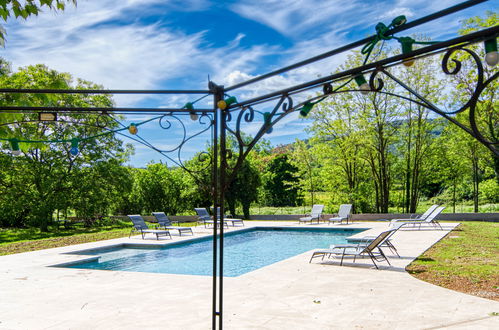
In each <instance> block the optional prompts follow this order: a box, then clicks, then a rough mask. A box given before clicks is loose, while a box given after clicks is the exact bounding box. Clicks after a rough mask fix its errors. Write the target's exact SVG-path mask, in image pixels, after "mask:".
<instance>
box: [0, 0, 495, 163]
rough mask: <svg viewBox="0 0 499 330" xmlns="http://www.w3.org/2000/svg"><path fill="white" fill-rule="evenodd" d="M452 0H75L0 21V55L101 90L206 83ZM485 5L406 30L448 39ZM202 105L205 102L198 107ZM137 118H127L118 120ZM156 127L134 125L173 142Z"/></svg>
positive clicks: (286, 82)
mask: <svg viewBox="0 0 499 330" xmlns="http://www.w3.org/2000/svg"><path fill="white" fill-rule="evenodd" d="M460 2H462V1H449V0H441V1H434V0H421V1H408V0H398V1H388V0H387V1H368V0H362V1H361V0H350V1H339V0H337V1H324V0H322V1H318V0H308V1H306V0H303V1H300V0H292V1H284V0H260V1H250V0H233V1H209V0H184V1H177V0H172V1H168V0H99V1H88V0H80V1H79V2H78V6H77V7H76V8H71V7H68V9H67V10H66V11H65V12H60V13H53V12H48V11H47V12H44V13H41V14H40V15H39V16H38V17H36V18H30V19H29V20H27V21H23V20H11V21H9V22H8V23H7V24H6V29H7V33H8V34H7V43H6V47H5V49H3V50H2V55H1V56H2V57H4V58H6V59H7V60H8V61H10V62H12V64H13V68H14V69H15V68H17V67H21V66H26V65H29V64H36V63H43V64H46V65H47V66H49V67H50V68H52V69H56V70H58V71H62V72H69V73H71V74H72V75H73V76H74V77H79V78H83V79H86V80H90V81H93V82H95V83H98V84H102V85H103V86H104V87H105V88H109V89H206V88H207V81H208V76H209V77H210V78H211V79H212V80H213V81H214V82H216V83H218V84H222V85H226V86H229V85H232V84H234V83H237V82H241V81H244V80H246V79H249V78H251V77H254V76H257V75H260V74H263V73H266V72H268V71H271V70H275V69H277V68H280V67H282V66H285V65H289V64H292V63H294V62H297V61H300V60H303V59H306V58H308V57H311V56H314V55H317V54H320V53H323V52H326V51H328V50H331V49H334V48H336V47H338V46H341V45H344V44H346V43H350V42H352V41H355V40H358V39H361V38H364V37H366V36H368V35H371V34H373V32H374V26H375V25H376V24H377V23H378V22H380V21H381V22H385V23H386V24H388V23H389V22H390V21H391V20H392V19H393V18H394V17H396V16H398V15H402V14H403V15H406V16H407V18H408V20H414V19H417V18H419V17H422V16H425V15H428V14H430V13H433V12H435V11H438V10H441V9H444V8H447V7H449V6H452V5H455V4H458V3H460ZM494 9H495V10H497V1H488V2H486V3H485V4H480V5H478V6H475V7H473V8H470V9H467V10H464V11H461V12H460V13H457V14H454V15H451V16H448V17H446V18H444V19H441V20H438V21H436V22H432V23H430V24H427V25H425V26H423V27H418V28H414V29H412V30H410V31H408V32H407V33H408V34H412V33H415V34H424V35H427V36H429V37H431V38H432V39H434V40H441V39H446V38H451V37H453V36H455V35H456V34H457V30H458V28H459V21H461V20H463V19H465V18H468V17H471V16H476V15H484V13H485V11H486V10H494ZM345 57H346V54H343V55H341V56H336V57H334V58H332V59H328V60H325V61H321V62H318V63H316V64H313V65H309V66H307V67H305V68H301V69H298V70H294V71H292V72H290V73H288V74H286V75H282V76H278V77H274V78H272V79H270V80H268V81H266V82H265V83H260V84H256V85H254V86H251V87H250V88H246V89H245V90H243V91H241V92H240V93H239V94H238V95H237V96H238V98H239V99H240V100H241V99H244V98H247V97H252V96H255V95H260V94H263V93H267V92H269V91H273V90H277V89H280V88H283V87H287V86H291V85H293V84H297V83H301V82H305V81H308V80H311V79H315V78H317V77H318V76H320V75H324V74H328V73H330V72H332V71H335V69H336V68H337V67H338V65H340V64H341V63H342V62H343V61H344V59H345ZM193 99H195V98H194V97H185V96H181V97H144V96H117V97H115V101H116V104H117V106H130V107H140V106H143V107H151V106H163V107H181V106H182V105H183V104H185V103H186V102H188V101H192V100H193ZM203 105H204V106H207V104H206V103H205V104H203V103H202V102H200V103H199V106H203ZM143 119H146V118H145V117H144V116H133V117H130V118H128V121H127V122H125V123H129V122H138V121H140V120H143ZM185 124H186V125H187V126H186V127H187V129H188V130H189V131H192V132H197V131H199V130H201V129H202V128H203V125H201V124H199V123H197V122H191V121H189V120H187V121H185ZM307 125H308V122H307V121H306V120H303V119H301V118H298V116H297V115H290V116H288V117H287V118H286V119H285V120H283V121H282V122H281V123H279V124H278V125H277V126H276V127H275V128H274V131H273V133H272V134H269V135H266V138H267V139H268V140H270V141H271V143H272V144H274V145H277V144H282V143H289V142H292V141H294V140H295V139H296V138H305V137H306V136H307V135H306V133H305V128H306V127H307ZM158 127H159V126H158V124H157V122H156V123H151V124H147V125H143V126H141V127H140V128H139V134H140V135H141V136H143V137H144V138H146V139H147V140H148V141H150V142H151V143H152V144H153V145H155V146H157V147H158V148H160V149H166V148H169V147H171V146H173V145H174V144H175V141H179V139H180V135H179V134H180V133H179V132H182V130H181V127H180V126H178V125H177V126H175V125H174V127H173V128H172V129H170V130H162V129H160V128H158ZM257 127H258V126H257V125H248V126H246V127H244V130H245V131H246V132H247V133H249V134H251V133H254V132H256V129H257ZM207 138H208V136H207V135H206V134H205V135H201V136H200V137H198V138H197V139H194V140H193V141H192V143H190V144H188V145H186V147H185V149H184V152H183V154H182V155H181V158H183V159H188V158H190V157H192V155H193V154H194V153H195V152H196V151H200V150H202V149H203V148H204V147H205V146H206V143H205V141H206V140H207ZM127 142H129V141H127ZM135 148H136V152H135V155H134V156H132V158H131V160H130V164H131V165H133V166H144V165H145V164H147V163H149V162H151V161H155V162H158V161H160V160H163V161H165V160H166V159H164V158H163V157H162V156H161V155H159V154H158V153H157V152H155V151H152V150H149V149H148V148H146V147H144V146H141V145H139V144H135ZM166 161H167V162H168V160H166Z"/></svg>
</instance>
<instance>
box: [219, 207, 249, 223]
mask: <svg viewBox="0 0 499 330" xmlns="http://www.w3.org/2000/svg"><path fill="white" fill-rule="evenodd" d="M217 215H218V218H219V219H220V208H219V207H217ZM224 221H227V222H231V223H232V227H235V226H236V223H238V224H241V225H243V227H244V221H243V219H236V218H224Z"/></svg>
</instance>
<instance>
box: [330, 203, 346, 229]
mask: <svg viewBox="0 0 499 330" xmlns="http://www.w3.org/2000/svg"><path fill="white" fill-rule="evenodd" d="M351 212H352V204H341V205H340V210H339V211H338V216H337V217H333V218H329V220H328V221H329V222H328V224H330V223H331V222H333V223H334V222H338V223H342V222H343V220H346V221H347V225H348V219H349V218H350V213H351Z"/></svg>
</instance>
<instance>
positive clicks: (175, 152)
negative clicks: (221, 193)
mask: <svg viewBox="0 0 499 330" xmlns="http://www.w3.org/2000/svg"><path fill="white" fill-rule="evenodd" d="M96 116H97V117H96V119H95V123H93V124H92V123H87V122H82V121H77V120H71V119H70V118H59V119H58V120H56V121H54V122H53V123H65V124H72V125H80V126H87V127H93V128H99V129H101V130H102V131H103V132H101V133H97V135H95V136H91V137H80V139H82V140H85V139H89V138H94V137H97V136H102V135H107V134H117V135H120V136H123V137H126V138H128V139H131V140H133V141H135V142H137V143H139V144H142V145H144V146H147V147H149V148H151V149H152V150H155V151H156V152H158V153H160V154H161V155H162V156H163V157H165V158H166V159H167V160H168V161H169V162H170V163H172V164H174V165H175V166H178V167H181V168H182V169H184V170H186V171H187V172H189V173H190V174H191V175H193V176H195V173H198V172H202V171H203V170H205V169H207V168H209V167H210V166H211V165H212V164H213V159H212V154H211V153H210V152H207V151H202V152H200V153H199V154H198V155H197V156H198V159H199V160H200V162H201V163H202V164H203V165H202V166H201V167H200V168H198V169H193V168H190V167H187V166H186V165H185V164H184V161H183V160H182V152H183V148H184V147H185V146H186V145H187V144H188V143H189V142H190V141H191V140H193V139H194V138H196V137H198V136H200V135H201V134H203V133H205V132H207V131H208V130H211V129H213V125H214V121H213V116H212V114H208V113H202V114H200V115H199V118H198V119H196V123H198V124H199V125H202V126H203V127H202V128H201V129H199V130H197V131H195V132H194V133H193V134H188V133H187V128H186V124H185V123H184V120H185V118H188V117H187V116H186V115H182V116H180V115H178V114H173V113H167V114H164V115H160V116H155V117H152V118H151V119H149V120H147V121H145V122H154V121H157V123H158V126H159V127H160V128H161V129H162V130H164V131H167V132H169V130H170V129H174V127H175V126H180V127H181V134H180V138H179V140H178V141H177V143H176V144H174V145H172V146H171V147H169V148H166V149H165V148H160V147H157V146H155V145H153V144H152V143H150V142H149V141H147V140H146V139H144V138H142V137H141V136H140V134H130V133H129V132H128V126H127V125H124V124H123V123H121V122H120V121H119V120H118V119H117V118H115V117H114V116H113V114H112V113H109V112H105V113H100V114H96ZM187 120H191V119H187ZM145 122H143V123H145ZM23 123H39V120H34V119H27V120H19V121H14V122H7V123H1V124H0V126H9V125H15V124H23ZM48 123H49V122H48ZM111 123H114V124H117V125H119V126H121V129H116V128H113V127H110V126H111ZM141 124H142V123H139V124H138V125H141ZM175 124H176V125H175ZM176 132H178V130H176ZM20 140H21V142H22V139H20ZM169 141H172V140H171V139H170V140H169ZM35 142H44V141H42V140H40V141H35ZM49 142H50V141H49ZM54 143H55V142H54Z"/></svg>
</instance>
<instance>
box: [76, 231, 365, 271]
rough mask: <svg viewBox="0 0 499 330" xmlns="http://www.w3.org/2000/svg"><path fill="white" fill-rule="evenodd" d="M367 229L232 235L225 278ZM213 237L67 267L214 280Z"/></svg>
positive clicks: (117, 252) (105, 254) (109, 253)
mask: <svg viewBox="0 0 499 330" xmlns="http://www.w3.org/2000/svg"><path fill="white" fill-rule="evenodd" d="M361 231H362V229H358V230H357V229H356V230H354V229H348V230H338V229H321V228H315V229H302V228H294V229H291V228H286V229H283V228H256V229H249V230H242V231H240V232H232V233H228V234H226V235H225V239H224V243H225V244H224V276H230V277H235V276H239V275H242V274H245V273H247V272H250V271H253V270H255V269H258V268H261V267H264V266H267V265H270V264H273V263H275V262H278V261H281V260H284V259H287V258H290V257H292V256H295V255H298V254H300V253H303V252H306V251H309V250H312V249H316V248H326V247H329V245H330V244H342V243H346V237H349V236H352V235H354V234H356V233H358V232H361ZM212 248H213V240H212V238H211V237H208V238H201V239H197V240H192V241H189V242H182V243H180V244H175V245H170V246H165V247H164V248H159V249H151V248H145V249H144V248H116V249H108V250H94V251H82V252H80V253H78V254H84V255H95V256H100V258H99V259H98V260H95V261H90V262H84V263H78V264H73V265H70V266H67V267H70V268H84V269H106V270H121V271H134V272H149V273H168V274H186V275H212V270H213V265H212V262H213V260H212V256H213V251H212Z"/></svg>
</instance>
